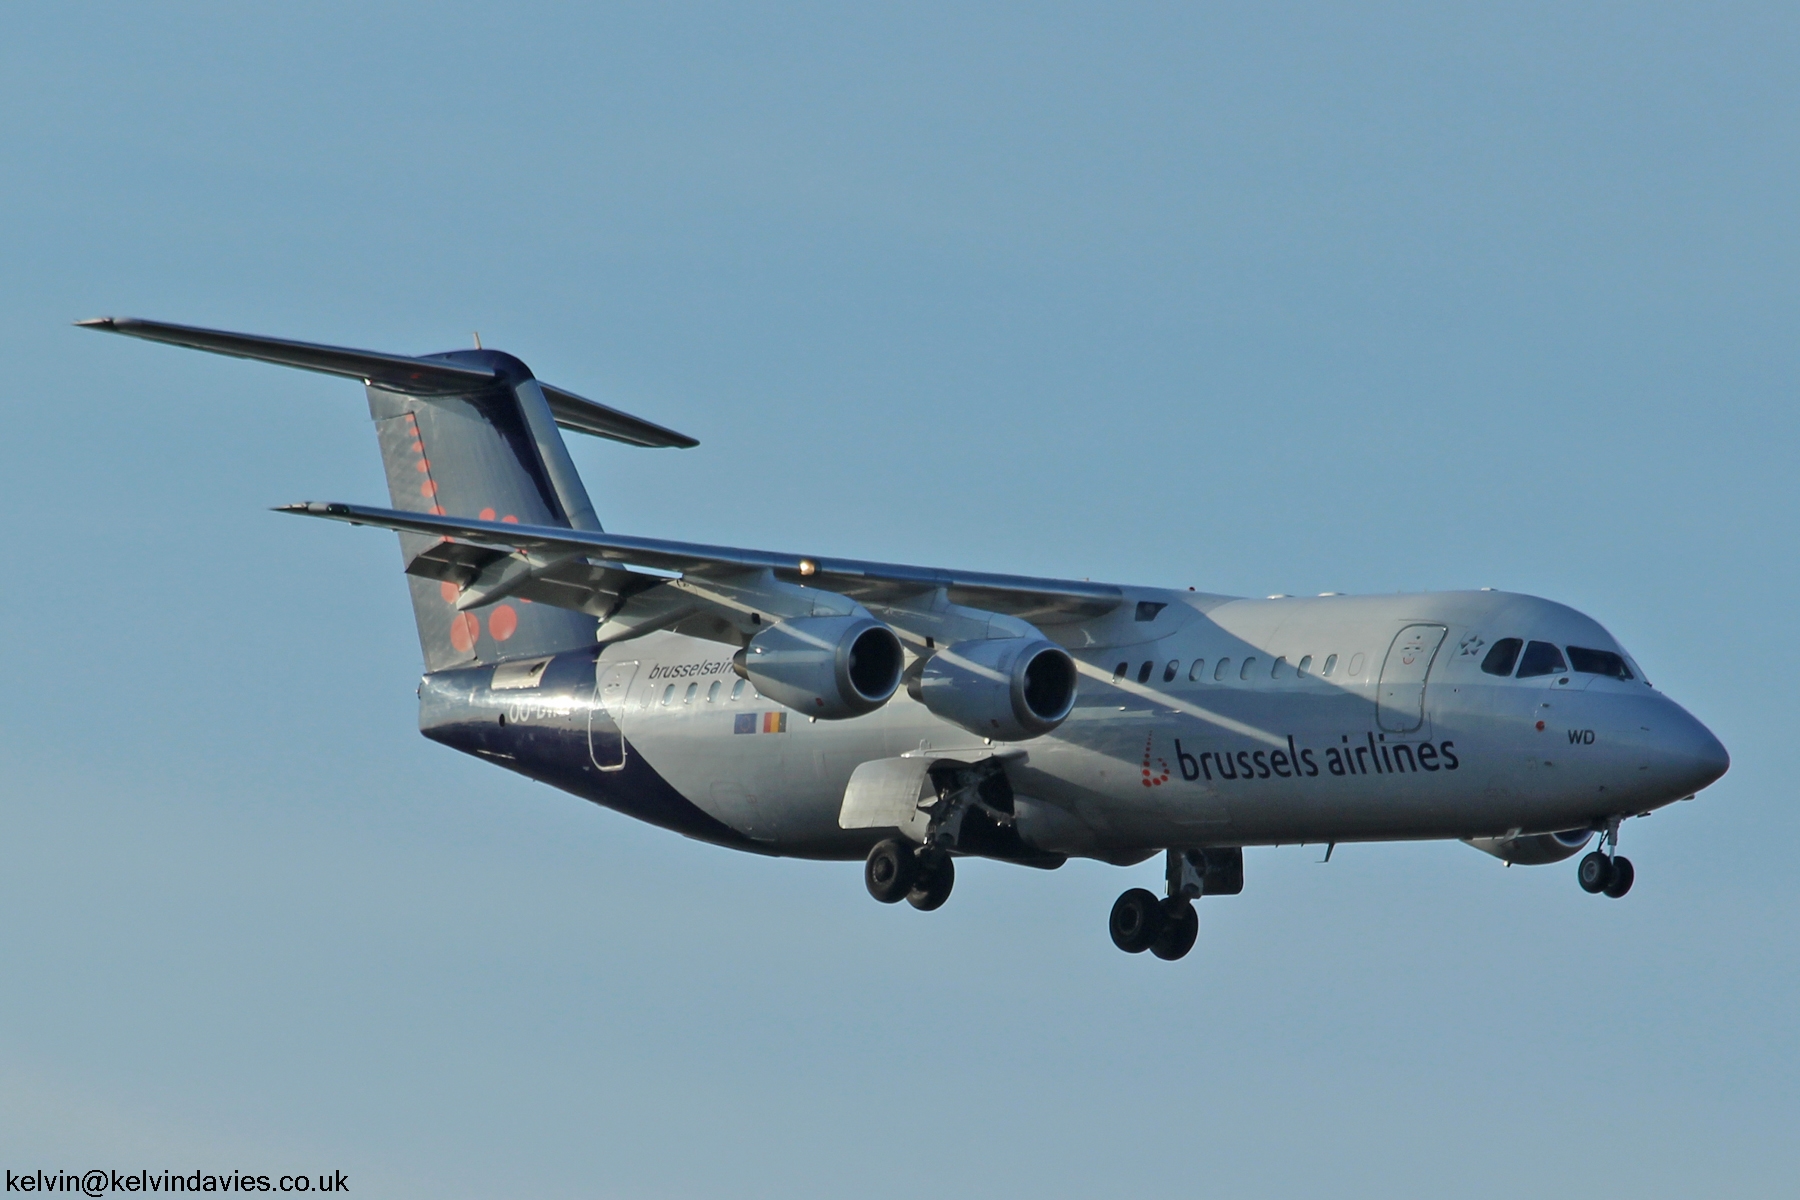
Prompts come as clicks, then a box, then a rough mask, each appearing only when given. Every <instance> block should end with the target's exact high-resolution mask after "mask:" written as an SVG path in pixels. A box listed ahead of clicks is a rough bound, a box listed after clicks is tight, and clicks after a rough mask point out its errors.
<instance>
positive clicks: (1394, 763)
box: [1143, 732, 1462, 787]
mask: <svg viewBox="0 0 1800 1200" xmlns="http://www.w3.org/2000/svg"><path fill="white" fill-rule="evenodd" d="M1155 736H1156V735H1155V734H1151V736H1150V738H1146V739H1145V741H1144V766H1143V772H1144V775H1143V783H1144V786H1145V787H1151V786H1155V785H1160V784H1161V783H1162V782H1163V780H1166V779H1168V778H1169V766H1168V763H1167V762H1165V761H1164V760H1162V759H1157V760H1156V761H1157V762H1158V763H1160V764H1161V767H1162V777H1161V778H1160V779H1159V778H1156V777H1155V775H1154V774H1153V773H1152V771H1151V769H1150V763H1151V754H1150V742H1151V740H1152V739H1153V738H1154V737H1155ZM1339 741H1340V743H1341V744H1339V745H1336V746H1327V747H1326V748H1325V749H1324V750H1322V751H1317V750H1314V749H1313V748H1312V747H1311V746H1298V745H1296V744H1295V743H1294V735H1293V734H1291V733H1290V734H1288V735H1287V749H1286V750H1237V751H1231V750H1202V751H1201V752H1200V753H1199V754H1195V753H1193V752H1192V751H1190V750H1187V749H1184V748H1183V747H1182V745H1181V739H1180V738H1176V739H1175V761H1176V763H1177V764H1178V765H1179V766H1180V768H1181V777H1182V778H1183V779H1185V780H1187V781H1188V782H1189V783H1192V782H1195V781H1196V780H1201V779H1204V780H1206V781H1207V782H1209V783H1210V782H1212V781H1213V780H1225V781H1227V782H1229V781H1232V780H1254V779H1269V778H1271V777H1274V778H1280V779H1314V778H1317V777H1318V776H1320V775H1322V774H1329V775H1339V776H1347V775H1407V774H1414V773H1417V772H1420V771H1424V772H1427V773H1431V772H1436V771H1454V770H1456V769H1457V768H1459V767H1460V766H1462V761H1461V760H1460V759H1459V758H1457V756H1456V743H1455V742H1449V741H1445V742H1432V741H1424V740H1420V741H1414V742H1400V741H1394V742H1390V741H1388V740H1387V735H1386V734H1382V735H1380V738H1379V740H1377V737H1376V735H1375V734H1373V733H1368V732H1365V733H1364V734H1363V735H1362V737H1361V739H1360V740H1359V741H1356V742H1352V741H1351V740H1350V735H1349V734H1347V733H1346V734H1343V735H1342V736H1341V737H1340V739H1339ZM1321 759H1322V760H1323V762H1322V763H1321Z"/></svg>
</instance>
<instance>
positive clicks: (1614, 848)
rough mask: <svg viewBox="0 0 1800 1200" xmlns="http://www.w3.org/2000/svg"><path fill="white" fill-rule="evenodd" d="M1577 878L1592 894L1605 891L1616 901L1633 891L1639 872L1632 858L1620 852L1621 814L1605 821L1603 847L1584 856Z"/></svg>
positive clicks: (1602, 837)
mask: <svg viewBox="0 0 1800 1200" xmlns="http://www.w3.org/2000/svg"><path fill="white" fill-rule="evenodd" d="M1575 878H1576V880H1577V881H1578V882H1579V883H1580V884H1581V890H1582V891H1584V892H1586V893H1588V894H1589V895H1590V896H1598V895H1599V894H1600V893H1602V892H1605V893H1606V894H1607V895H1608V896H1611V897H1612V898H1613V899H1614V900H1617V899H1619V898H1620V897H1621V896H1623V895H1624V894H1625V893H1626V892H1629V891H1630V890H1631V885H1632V883H1633V882H1634V881H1635V880H1636V879H1637V872H1636V871H1635V870H1634V869H1633V868H1632V866H1631V860H1630V859H1629V858H1626V857H1625V856H1624V855H1623V854H1620V853H1619V818H1618V817H1614V818H1612V819H1611V820H1610V821H1608V822H1607V823H1606V832H1605V833H1603V834H1601V835H1600V848H1599V849H1598V850H1594V851H1592V852H1590V853H1588V854H1585V855H1583V856H1582V859H1581V864H1580V865H1579V866H1577V867H1576V868H1575Z"/></svg>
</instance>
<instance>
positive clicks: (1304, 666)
mask: <svg viewBox="0 0 1800 1200" xmlns="http://www.w3.org/2000/svg"><path fill="white" fill-rule="evenodd" d="M1310 670H1312V655H1310V654H1303V655H1301V656H1300V665H1299V666H1297V667H1295V668H1294V674H1295V675H1301V676H1303V675H1305V674H1306V673H1307V672H1308V671H1310Z"/></svg>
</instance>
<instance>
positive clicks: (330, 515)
mask: <svg viewBox="0 0 1800 1200" xmlns="http://www.w3.org/2000/svg"><path fill="white" fill-rule="evenodd" d="M276 511H278V512H289V513H297V514H299V515H301V516H308V517H324V518H326V519H328V520H334V521H346V522H349V523H350V524H352V525H374V526H379V527H380V528H383V529H394V530H399V531H402V532H405V533H420V534H426V535H428V536H429V535H435V536H438V537H450V538H461V539H464V540H466V541H471V542H477V543H481V544H485V545H490V546H500V547H505V548H507V549H510V550H522V551H526V552H527V553H530V554H537V555H558V554H578V555H583V556H585V557H587V558H591V559H596V560H600V561H602V562H613V563H619V564H621V565H629V566H634V567H651V568H654V569H657V570H663V571H678V572H682V573H684V574H685V573H696V574H701V575H704V574H706V573H708V572H734V571H746V570H749V571H754V570H769V571H773V572H774V573H775V576H776V578H778V579H784V580H787V581H788V582H793V583H805V584H808V585H810V586H812V587H819V588H826V589H829V590H831V591H834V592H838V593H841V594H843V595H846V596H851V597H854V598H855V599H857V600H859V601H861V602H863V603H865V604H869V603H882V602H884V601H889V602H891V601H897V600H900V599H902V598H904V597H908V596H917V595H919V594H921V593H925V592H929V591H931V590H933V589H935V588H944V589H945V590H946V592H947V593H948V595H949V597H950V599H951V600H952V601H954V602H956V603H959V604H971V605H976V606H978V607H981V608H985V609H992V610H994V611H996V612H1004V613H1010V614H1012V615H1014V616H1019V617H1023V618H1025V619H1027V620H1037V621H1049V622H1055V621H1059V620H1060V621H1071V620H1079V619H1083V618H1089V617H1097V616H1102V615H1104V614H1106V613H1109V612H1111V611H1112V610H1113V609H1115V608H1117V607H1118V606H1119V605H1120V604H1121V603H1123V601H1124V593H1123V592H1121V591H1120V590H1119V589H1118V588H1117V587H1114V586H1113V585H1111V584H1105V583H1088V582H1086V581H1085V580H1084V581H1079V582H1078V581H1075V580H1067V579H1032V578H1029V577H1026V576H1019V575H993V574H988V573H986V572H981V571H950V570H943V569H940V568H936V567H909V566H902V565H899V564H897V563H874V562H862V561H859V560H856V559H845V558H824V557H803V556H801V555H798V554H782V553H777V552H772V551H768V550H740V549H736V548H733V547H729V546H703V545H697V544H694V543H691V542H674V541H666V540H664V539H662V538H646V537H632V536H631V535H629V534H618V533H601V532H598V531H591V530H585V529H554V528H549V527H546V526H532V525H513V524H507V523H505V522H501V521H482V520H477V519H476V518H474V517H452V516H440V515H438V514H435V513H419V512H399V511H397V510H394V509H388V508H374V507H371V506H368V505H362V504H325V503H317V502H315V503H311V504H290V505H286V506H285V507H283V508H280V509H277V510H276Z"/></svg>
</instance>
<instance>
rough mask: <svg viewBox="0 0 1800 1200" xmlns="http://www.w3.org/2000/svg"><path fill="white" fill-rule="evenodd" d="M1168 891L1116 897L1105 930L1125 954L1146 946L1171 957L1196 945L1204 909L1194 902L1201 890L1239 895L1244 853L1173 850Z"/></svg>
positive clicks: (1134, 890)
mask: <svg viewBox="0 0 1800 1200" xmlns="http://www.w3.org/2000/svg"><path fill="white" fill-rule="evenodd" d="M1165 875H1166V878H1167V887H1168V896H1167V897H1164V898H1159V897H1158V896H1157V895H1156V893H1154V892H1152V891H1149V890H1148V889H1146V888H1132V889H1130V890H1129V891H1127V892H1126V893H1125V894H1124V895H1122V896H1120V897H1119V898H1118V899H1117V900H1116V901H1114V902H1113V906H1112V915H1111V916H1110V917H1109V918H1108V919H1107V922H1106V928H1107V932H1108V933H1110V934H1112V940H1113V945H1115V946H1117V947H1118V948H1119V949H1121V950H1123V951H1125V953H1127V954H1142V953H1143V952H1144V951H1146V950H1148V951H1150V953H1152V954H1154V955H1156V957H1158V958H1160V959H1163V960H1165V961H1168V962H1173V961H1175V960H1176V959H1178V958H1181V957H1183V956H1185V955H1186V954H1187V952H1188V951H1189V950H1192V949H1193V948H1194V939H1195V938H1197V937H1199V936H1200V914H1199V913H1198V912H1197V911H1195V909H1194V901H1196V900H1198V899H1199V898H1200V897H1201V896H1203V895H1223V896H1235V895H1237V894H1238V893H1239V892H1241V891H1243V890H1244V852H1243V851H1242V850H1239V849H1236V848H1228V849H1222V850H1170V851H1169V852H1168V856H1167V865H1166V868H1165Z"/></svg>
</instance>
